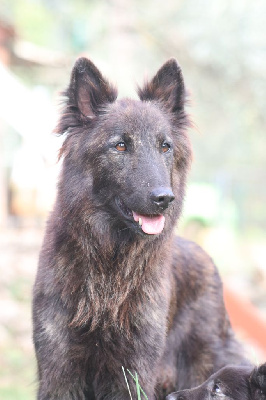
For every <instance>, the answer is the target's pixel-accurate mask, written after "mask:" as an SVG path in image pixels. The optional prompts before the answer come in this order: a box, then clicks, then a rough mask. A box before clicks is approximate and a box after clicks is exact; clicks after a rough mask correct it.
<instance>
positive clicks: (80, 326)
mask: <svg viewBox="0 0 266 400" xmlns="http://www.w3.org/2000/svg"><path fill="white" fill-rule="evenodd" d="M65 97H66V102H65V106H64V109H63V112H62V115H61V118H60V121H59V123H58V126H57V133H58V134H64V133H65V136H66V137H65V141H64V144H63V146H62V150H61V156H62V157H63V158H64V161H63V168H62V172H61V177H60V180H59V184H58V194H57V200H56V203H55V206H54V210H53V212H52V213H51V216H50V218H49V221H48V224H47V230H46V234H45V238H44V243H43V247H42V251H41V254H40V260H39V268H38V273H37V277H36V282H35V286H34V299H33V323H34V344H35V348H36V355H37V360H38V371H39V391H38V399H39V400H48V399H49V400H59V399H60V400H70V399H71V400H77V399H78V400H85V399H87V400H92V399H97V400H102V399H105V400H107V399H110V400H111V399H116V400H119V399H127V398H128V396H129V395H128V392H127V387H126V382H125V380H124V377H123V373H122V369H121V368H122V366H123V367H124V368H125V369H126V370H127V369H128V370H130V371H131V372H132V373H134V372H137V374H138V378H139V381H140V384H141V386H142V388H143V389H144V391H145V392H146V394H147V396H148V398H149V400H153V399H154V398H155V397H157V398H158V399H163V398H164V396H165V395H166V394H168V393H170V392H172V391H174V390H178V389H183V388H188V387H192V386H195V385H198V384H199V383H201V382H203V381H204V380H205V379H206V378H207V377H208V376H209V375H210V374H211V373H213V372H214V371H216V370H218V369H219V368H221V367H222V366H223V365H225V364H227V363H229V362H231V363H232V362H235V363H237V362H240V361H241V359H242V356H241V355H240V354H241V351H240V350H239V346H238V344H237V343H236V341H235V339H234V337H233V334H232V331H231V327H230V324H229V322H228V318H227V315H226V311H225V308H224V304H223V295H222V285H221V281H220V278H219V275H218V272H217V270H216V268H215V266H214V265H213V263H212V261H211V259H210V258H209V257H208V256H207V255H206V254H205V253H204V252H203V251H202V250H201V249H200V248H199V247H197V246H196V245H195V244H193V243H191V242H188V241H185V240H183V239H180V238H179V239H175V238H174V227H175V224H176V222H177V220H178V218H179V215H180V212H181V208H182V202H183V198H184V189H185V182H186V175H187V172H188V169H189V166H190V162H191V149H190V143H189V140H188V137H187V133H186V128H187V127H188V126H189V119H188V116H187V114H186V112H185V109H184V106H185V88H184V82H183V77H182V72H181V69H180V67H179V66H178V64H177V63H176V61H175V60H169V61H168V62H167V63H166V64H164V65H163V66H162V68H161V69H160V70H159V71H158V73H157V74H156V75H155V77H154V78H153V79H152V80H151V81H150V82H148V83H146V84H145V85H144V87H143V88H142V89H139V97H140V100H139V101H135V100H129V99H122V100H116V97H117V93H116V90H115V89H114V87H113V86H112V85H111V84H110V83H109V82H108V81H107V80H105V79H104V78H103V76H102V75H101V73H100V72H99V71H98V69H97V68H96V67H95V66H94V65H93V64H92V62H91V61H89V60H87V59H85V58H82V59H79V60H78V61H77V63H76V65H75V66H74V69H73V72H72V76H71V81H70V85H69V87H68V89H67V90H66V92H65ZM122 150H123V151H122ZM158 193H159V194H158ZM174 197H175V198H174ZM133 212H135V213H139V214H140V215H143V216H144V217H145V216H146V217H147V218H148V216H157V217H158V216H159V218H162V217H161V216H162V215H164V217H165V225H164V229H163V231H162V232H161V233H158V234H153V235H152V234H147V233H144V232H143V230H142V228H141V226H140V225H139V224H138V223H137V222H135V220H134V218H133V216H134V213H133ZM129 382H130V386H131V391H132V393H133V394H134V393H135V385H134V384H133V381H132V380H131V379H130V378H129Z"/></svg>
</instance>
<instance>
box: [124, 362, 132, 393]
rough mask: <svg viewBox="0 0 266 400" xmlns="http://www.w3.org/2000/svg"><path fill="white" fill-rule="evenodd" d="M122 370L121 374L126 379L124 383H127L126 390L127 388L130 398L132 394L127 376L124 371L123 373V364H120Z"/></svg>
mask: <svg viewBox="0 0 266 400" xmlns="http://www.w3.org/2000/svg"><path fill="white" fill-rule="evenodd" d="M122 371H123V374H124V377H125V381H126V384H127V390H128V393H129V396H130V400H132V394H131V391H130V387H129V384H128V380H127V376H126V373H125V368H124V367H123V366H122Z"/></svg>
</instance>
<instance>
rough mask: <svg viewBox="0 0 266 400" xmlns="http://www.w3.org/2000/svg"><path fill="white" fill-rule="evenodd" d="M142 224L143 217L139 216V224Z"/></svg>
mask: <svg viewBox="0 0 266 400" xmlns="http://www.w3.org/2000/svg"><path fill="white" fill-rule="evenodd" d="M141 225H142V219H141V218H139V226H141Z"/></svg>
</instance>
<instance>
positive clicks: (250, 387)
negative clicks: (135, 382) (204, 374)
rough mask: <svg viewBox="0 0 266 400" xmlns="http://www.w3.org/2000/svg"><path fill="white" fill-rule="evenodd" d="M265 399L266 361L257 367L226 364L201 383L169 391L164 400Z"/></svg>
mask: <svg viewBox="0 0 266 400" xmlns="http://www.w3.org/2000/svg"><path fill="white" fill-rule="evenodd" d="M208 399H213V400H215V399H219V400H221V399H224V400H265V399H266V363H265V364H262V365H260V366H259V367H258V368H253V367H251V366H237V367H236V366H226V367H224V368H222V369H220V370H219V371H218V372H216V373H215V374H213V375H212V376H211V377H210V378H209V379H207V381H205V382H204V383H203V384H202V385H200V386H198V387H196V388H193V389H187V390H182V391H180V392H176V393H171V394H170V395H168V396H167V398H166V400H208Z"/></svg>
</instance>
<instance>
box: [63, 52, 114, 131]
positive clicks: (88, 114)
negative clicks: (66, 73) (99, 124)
mask: <svg viewBox="0 0 266 400" xmlns="http://www.w3.org/2000/svg"><path fill="white" fill-rule="evenodd" d="M63 95H64V97H66V99H67V101H66V106H65V109H64V110H63V113H62V116H61V119H60V121H59V124H58V126H57V128H56V133H59V134H61V133H64V132H65V131H66V130H67V129H68V128H69V127H71V126H77V123H81V122H82V123H83V122H85V123H86V122H89V121H90V120H91V119H93V118H94V117H95V116H97V115H98V114H99V113H100V112H101V111H102V108H103V107H104V105H106V104H108V103H112V102H114V101H115V100H116V98H117V90H116V88H115V87H114V86H113V85H111V84H110V83H109V82H108V81H107V80H106V79H105V78H104V77H103V76H102V74H101V72H100V71H99V70H98V69H97V68H96V67H95V65H94V64H93V63H92V62H91V61H90V60H88V59H87V58H85V57H82V58H79V59H78V60H77V61H76V63H75V65H74V68H73V70H72V73H71V78H70V84H69V87H68V88H67V90H66V91H65V92H64V93H63Z"/></svg>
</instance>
